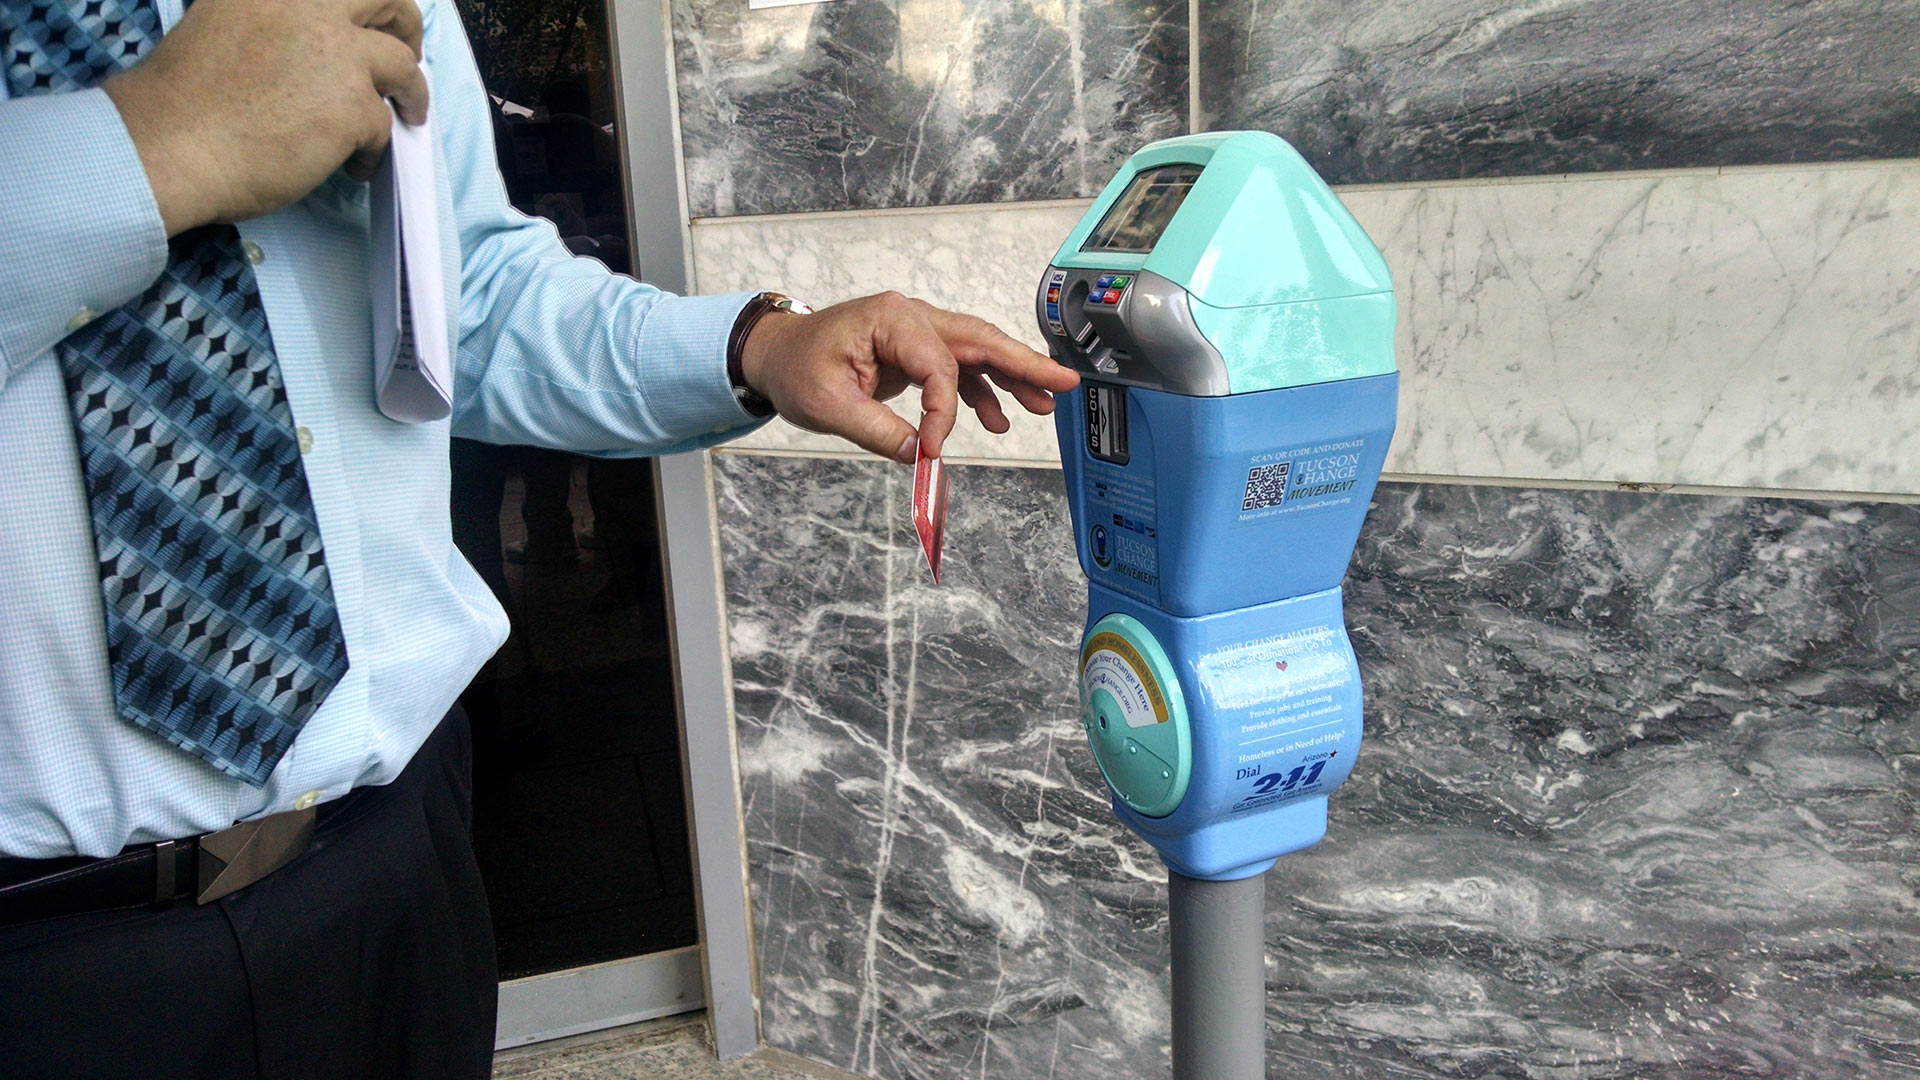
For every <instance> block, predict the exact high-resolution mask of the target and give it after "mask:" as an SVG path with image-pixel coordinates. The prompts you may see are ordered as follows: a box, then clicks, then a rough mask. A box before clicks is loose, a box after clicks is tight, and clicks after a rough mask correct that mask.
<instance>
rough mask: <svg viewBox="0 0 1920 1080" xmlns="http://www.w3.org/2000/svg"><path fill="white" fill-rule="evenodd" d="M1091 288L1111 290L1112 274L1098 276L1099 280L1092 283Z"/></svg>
mask: <svg viewBox="0 0 1920 1080" xmlns="http://www.w3.org/2000/svg"><path fill="white" fill-rule="evenodd" d="M1093 287H1094V288H1096V289H1110V288H1112V287H1113V275H1112V274H1101V275H1100V280H1098V281H1096V282H1094V283H1093Z"/></svg>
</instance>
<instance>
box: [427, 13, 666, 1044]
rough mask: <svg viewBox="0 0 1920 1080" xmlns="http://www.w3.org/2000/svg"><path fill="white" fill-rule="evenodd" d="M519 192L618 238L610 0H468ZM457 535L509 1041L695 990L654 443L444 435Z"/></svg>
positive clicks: (573, 233)
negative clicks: (482, 632)
mask: <svg viewBox="0 0 1920 1080" xmlns="http://www.w3.org/2000/svg"><path fill="white" fill-rule="evenodd" d="M456 3H457V6H458V8H459V10H460V14H461V17H462V19H463V20H464V21H465V23H466V27H467V32H468V35H469V37H470V38H471V40H472V42H473V47H474V52H475V56H476V59H477V60H478V62H479V65H480V72H481V76H482V78H483V80H484V81H485V83H486V85H487V89H488V91H489V94H490V96H491V98H492V104H493V123H494V136H495V143H496V145H497V148H498V151H499V165H500V172H501V175H502V177H503V178H504V179H505V181H506V185H507V190H508V193H509V195H510V196H511V198H512V200H513V202H514V204H515V206H517V207H518V208H519V209H521V210H522V211H523V212H525V213H528V214H533V215H537V216H540V217H544V218H546V219H548V220H549V221H552V222H553V223H554V225H555V226H556V227H557V228H558V230H559V232H560V235H561V237H562V238H563V239H564V241H565V243H566V244H567V246H568V248H569V249H571V250H572V251H573V252H574V253H575V254H577V255H585V256H590V257H592V258H596V259H598V260H600V261H601V262H603V263H605V264H606V265H607V267H608V268H609V269H611V270H613V271H615V272H616V273H634V272H635V270H634V263H635V260H634V258H633V256H632V254H631V253H630V252H629V250H628V237H629V235H630V229H629V225H628V221H627V218H626V197H625V178H624V176H623V174H622V169H621V155H620V145H619V136H618V131H617V124H616V106H615V97H614V92H615V91H614V85H613V77H612V65H611V63H610V57H609V42H608V26H609V22H608V18H607V11H606V8H605V0H456ZM452 458H453V460H452V465H453V522H454V539H455V541H456V542H457V543H458V545H459V546H460V549H461V551H462V552H463V553H465V555H466V556H467V558H468V559H469V560H470V561H471V562H472V563H473V564H474V566H475V567H476V568H478V569H479V571H480V573H481V575H482V576H483V577H485V579H486V580H487V582H488V584H489V585H491V586H492V588H493V590H494V592H495V594H496V595H497V596H498V597H499V598H500V600H501V603H502V604H503V605H505V607H506V609H507V611H508V613H509V614H510V615H511V616H512V619H513V625H514V633H513V637H512V638H511V639H510V640H509V641H508V642H507V644H506V646H505V647H504V648H502V649H501V651H500V652H499V654H497V655H496V656H495V657H494V659H493V660H492V662H491V663H489V664H488V666H487V668H486V670H485V671H483V672H482V673H481V674H480V676H479V677H478V678H477V679H476V680H475V681H474V683H473V685H472V686H471V687H469V688H468V689H467V691H466V693H465V694H464V695H462V698H461V701H462V704H463V705H465V707H466V710H467V713H468V715H469V716H470V717H471V718H472V721H473V729H474V746H475V755H474V756H475V762H474V769H475V775H474V803H475V808H474V809H475V825H474V832H475V846H476V848H477V851H478V854H479V858H480V868H481V872H482V874H483V875H484V877H485V880H486V885H487V894H488V900H489V902H490V904H491V905H492V909H493V918H494V932H495V937H496V941H497V943H498V946H499V951H500V976H501V982H502V985H501V1036H500V1037H501V1043H502V1045H513V1044H516V1043H521V1042H529V1041H534V1040H535V1039H538V1038H544V1037H557V1036H559V1035H565V1034H572V1033H575V1032H578V1031H582V1030H590V1029H592V1028H595V1027H601V1026H607V1025H608V1024H611V1023H622V1022H631V1021H633V1020H638V1019H643V1018H646V1017H647V1016H657V1015H664V1014H666V1013H669V1012H676V1011H684V1010H686V1009H691V1008H697V1007H698V1006H699V1005H700V968H699V958H698V953H697V950H696V949H695V946H696V942H697V938H698V919H697V915H696V912H695V907H694V890H693V880H692V869H691V865H692V864H691V858H690V854H689V850H688V841H687V815H686V809H685V806H684V801H683V795H682V791H683V783H682V775H681V753H680V747H679V744H678V724H677V718H676V709H675V699H674V685H673V672H672V668H671V663H670V659H669V655H668V625H667V615H666V600H665V593H664V589H663V582H662V577H661V559H660V538H659V527H658V520H657V517H656V510H655V499H654V472H653V464H652V463H651V462H649V461H644V460H639V461H602V460H596V459H588V458H584V457H579V456H575V455H570V454H563V453H558V452H555V451H550V450H541V449H536V448H531V447H501V446H491V445H486V444H482V443H476V442H470V441H466V440H459V439H456V440H454V446H453V454H452Z"/></svg>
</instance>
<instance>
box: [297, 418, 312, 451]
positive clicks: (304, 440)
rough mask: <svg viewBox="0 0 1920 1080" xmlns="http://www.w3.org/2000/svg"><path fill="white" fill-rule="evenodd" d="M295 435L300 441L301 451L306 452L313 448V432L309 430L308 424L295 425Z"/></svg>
mask: <svg viewBox="0 0 1920 1080" xmlns="http://www.w3.org/2000/svg"><path fill="white" fill-rule="evenodd" d="M293 437H294V438H295V439H298V440H299V441H300V452H301V453H303V454H304V453H306V452H308V451H310V450H312V449H313V432H311V431H308V430H307V425H305V424H300V425H298V426H297V427H295V428H294V429H293Z"/></svg>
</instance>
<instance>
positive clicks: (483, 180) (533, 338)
mask: <svg viewBox="0 0 1920 1080" xmlns="http://www.w3.org/2000/svg"><path fill="white" fill-rule="evenodd" d="M425 53H426V56H427V59H428V71H429V79H430V81H431V84H432V91H433V101H432V105H431V108H432V110H433V112H434V127H435V130H436V131H438V132H439V133H440V145H441V153H442V155H443V158H444V161H445V168H446V171H447V173H448V181H449V184H450V187H451V194H452V200H453V212H454V217H455V219H456V222H457V224H458V228H459V234H460V236H459V239H460V256H461V294H460V336H459V343H458V348H457V356H456V358H455V372H454V402H453V433H454V434H455V435H459V436H462V437H465V438H470V439H479V440H482V441H486V442H497V443H524V444H530V445H535V446H548V447H554V448H556V449H562V450H572V451H576V452H580V453H589V454H601V455H609V456H616V455H624V454H635V453H638V454H665V453H675V452H678V451H682V450H693V449H698V448H700V447H704V446H710V445H713V444H715V443H718V442H722V441H724V440H725V439H727V438H730V437H732V436H735V435H738V434H740V433H741V432H743V431H746V430H748V429H749V428H752V427H754V426H755V425H757V424H758V423H760V422H761V421H760V419H759V418H757V417H754V416H752V415H751V414H749V413H748V412H747V411H746V410H745V409H743V408H741V407H740V404H739V402H738V401H737V400H736V399H735V398H734V395H733V387H732V383H731V381H730V380H729V379H728V378H727V371H726V347H727V345H726V343H727V337H728V333H729V331H730V330H731V329H732V327H733V323H734V320H735V319H736V318H737V317H738V316H739V314H740V311H741V310H742V309H743V308H744V307H745V306H746V304H747V301H748V300H749V299H751V298H752V296H753V295H754V294H752V293H736V294H730V295H723V296H697V297H681V296H675V295H673V294H672V293H668V292H664V291H662V290H660V289H657V288H654V287H653V286H651V285H646V284H643V283H641V282H638V281H634V280H633V279H631V278H626V277H621V276H619V275H616V274H613V273H612V272H610V271H609V270H607V268H606V267H605V266H603V265H601V264H600V263H599V262H596V261H594V260H592V259H586V258H575V257H574V256H573V255H572V254H571V253H570V252H569V251H568V250H567V249H566V247H565V245H564V244H562V243H561V241H560V237H559V233H558V232H557V231H556V230H555V229H554V227H553V226H552V224H551V223H549V222H547V221H545V220H543V219H540V218H533V217H528V216H526V215H524V214H522V213H520V212H519V211H517V210H515V209H514V208H513V206H512V205H511V203H509V201H508V199H507V193H506V189H505V186H504V185H503V183H502V182H501V179H500V172H499V168H498V166H497V164H496V161H495V158H494V144H493V124H492V114H491V101H490V100H489V98H488V97H487V93H486V90H485V88H484V87H483V86H482V85H481V82H480V76H479V72H478V71H477V69H476V67H475V64H474V60H473V52H472V49H471V47H470V46H469V45H468V43H467V38H466V33H465V31H464V30H463V29H462V28H461V26H460V22H459V18H458V15H457V14H456V13H455V11H454V8H453V5H452V4H450V3H439V4H435V5H433V7H432V8H431V9H430V10H429V12H428V14H427V37H426V48H425Z"/></svg>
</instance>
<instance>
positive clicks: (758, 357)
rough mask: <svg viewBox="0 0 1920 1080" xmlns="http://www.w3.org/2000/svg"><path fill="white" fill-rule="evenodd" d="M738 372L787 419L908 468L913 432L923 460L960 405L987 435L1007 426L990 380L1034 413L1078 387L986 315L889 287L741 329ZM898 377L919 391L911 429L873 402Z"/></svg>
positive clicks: (900, 386)
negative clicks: (745, 330) (743, 339)
mask: <svg viewBox="0 0 1920 1080" xmlns="http://www.w3.org/2000/svg"><path fill="white" fill-rule="evenodd" d="M740 368H741V374H742V375H743V376H745V378H746V380H747V385H748V386H750V387H752V388H753V390H754V392H755V393H758V394H759V395H760V396H762V397H764V398H766V399H767V400H768V401H771V402H773V405H774V408H776V409H778V410H779V411H780V415H781V416H784V417H786V418H787V419H788V420H790V421H792V422H793V423H795V424H798V425H799V426H801V427H803V428H806V429H808V430H809V431H823V432H827V433H829V434H833V435H839V436H841V437H843V438H845V439H848V440H849V441H851V442H854V443H857V444H859V445H860V446H863V447H865V448H866V449H868V450H871V451H873V452H874V453H876V454H879V455H881V456H882V457H890V458H893V459H894V460H896V461H900V462H903V463H905V464H908V465H911V464H913V460H914V455H915V440H916V439H918V441H919V443H920V444H921V445H924V446H925V447H926V450H927V455H928V456H929V457H938V456H939V455H940V448H941V446H942V445H943V444H944V443H945V442H946V438H947V434H948V433H949V432H951V431H952V430H953V421H954V418H955V415H956V413H957V412H958V410H959V402H960V401H964V402H966V403H967V404H968V405H970V406H972V408H973V411H974V412H976V413H978V414H979V416H980V422H981V423H982V424H984V425H985V426H986V428H987V430H988V431H991V432H994V433H995V434H1004V433H1005V432H1006V431H1007V429H1008V428H1009V427H1010V426H1011V425H1009V424H1008V423H1007V414H1006V413H1005V412H1004V411H1002V409H1001V408H1000V399H999V397H998V395H996V394H995V393H994V392H993V386H989V385H988V382H989V381H991V382H992V383H993V384H994V385H995V386H998V387H1000V389H1002V390H1005V391H1006V392H1007V393H1009V394H1012V395H1013V398H1014V400H1015V401H1018V402H1019V403H1020V404H1021V405H1022V406H1024V407H1025V408H1026V409H1027V411H1028V412H1031V413H1037V414H1039V415H1042V416H1044V415H1046V414H1047V413H1050V412H1052V411H1053V395H1054V394H1062V393H1065V392H1067V391H1068V390H1071V389H1073V388H1074V387H1075V386H1078V385H1079V383H1080V376H1078V375H1076V374H1075V373H1074V372H1073V370H1072V369H1071V368H1065V367H1061V366H1060V365H1059V364H1056V363H1054V362H1053V361H1052V360H1051V359H1049V358H1047V357H1045V356H1042V355H1041V354H1039V353H1037V352H1034V351H1033V350H1032V349H1029V348H1027V347H1026V346H1025V345H1022V344H1020V343H1019V342H1017V341H1015V340H1013V339H1012V338H1010V337H1008V336H1007V335H1006V334H1005V333H1003V332H1002V331H1001V330H1000V329H999V328H998V327H996V326H994V325H993V324H992V323H990V322H987V321H986V320H985V319H978V318H975V317H973V316H972V315H960V314H956V313H954V312H951V311H942V310H941V309H939V308H937V307H934V306H933V305H932V304H928V303H926V302H925V301H922V300H909V299H908V298H906V297H904V296H901V295H900V294H899V293H891V292H890V293H881V294H880V295H878V296H868V297H863V298H862V299H859V300H849V301H847V302H846V303H844V304H835V305H834V306H833V307H830V308H825V309H823V310H821V311H818V312H816V313H814V314H812V315H793V314H787V313H783V312H774V313H770V314H768V315H767V316H765V317H764V318H762V319H761V320H760V323H759V325H757V326H755V327H754V328H753V333H752V334H750V335H748V337H747V340H746V343H745V345H744V346H743V347H742V349H741V354H740ZM909 384H912V385H916V386H919V387H921V388H922V389H921V392H920V405H921V408H922V410H923V412H924V415H923V416H922V417H921V420H920V428H919V430H918V431H917V432H916V431H915V430H914V427H913V425H912V424H909V423H907V422H906V421H905V420H902V419H900V417H899V416H897V415H896V414H895V413H894V411H893V410H892V409H889V408H887V407H886V406H885V405H882V404H881V402H883V401H885V400H887V399H888V398H891V397H893V396H894V395H895V394H898V393H899V392H900V391H902V390H904V389H906V388H907V386H908V385H909ZM956 399H957V400H956Z"/></svg>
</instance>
